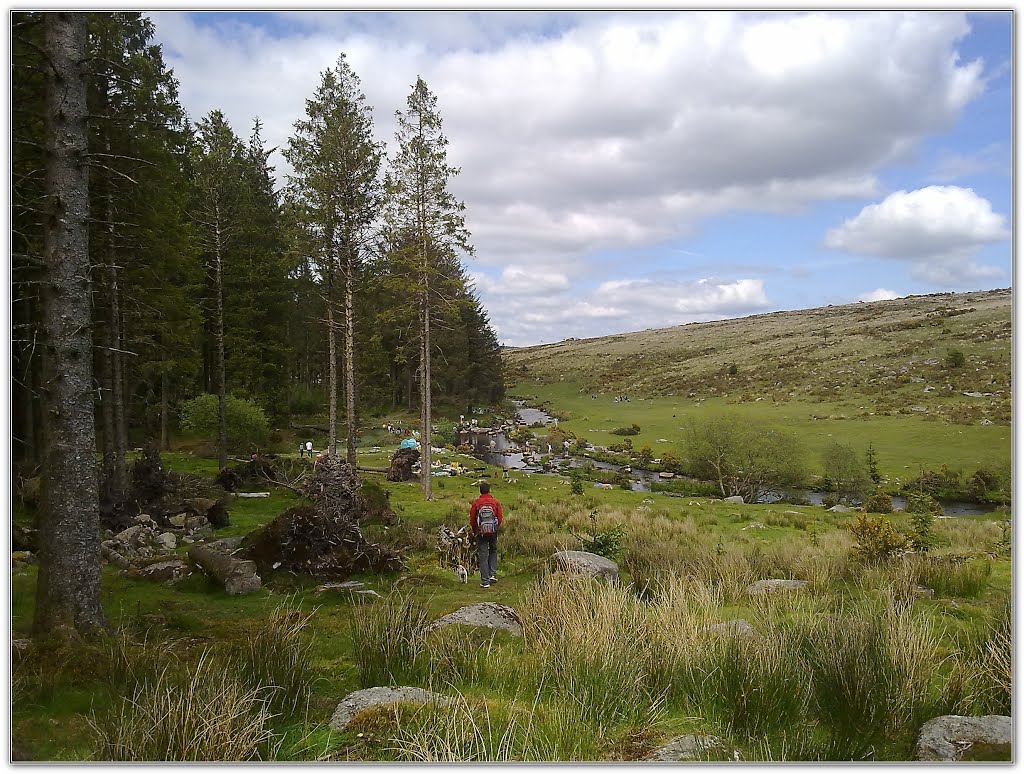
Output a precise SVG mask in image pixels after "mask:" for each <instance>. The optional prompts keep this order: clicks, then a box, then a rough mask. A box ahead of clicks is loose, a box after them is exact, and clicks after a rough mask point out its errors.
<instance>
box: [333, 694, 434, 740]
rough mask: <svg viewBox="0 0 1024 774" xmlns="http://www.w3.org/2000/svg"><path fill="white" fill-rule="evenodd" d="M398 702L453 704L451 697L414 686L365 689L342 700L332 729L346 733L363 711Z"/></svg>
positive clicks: (334, 717)
mask: <svg viewBox="0 0 1024 774" xmlns="http://www.w3.org/2000/svg"><path fill="white" fill-rule="evenodd" d="M398 701H408V702H414V703H417V704H441V705H449V704H451V703H452V699H451V697H449V696H444V695H442V694H440V693H434V692H433V691H427V690H424V689H423V688H414V687H412V686H402V687H384V686H374V687H373V688H363V689H362V690H361V691H354V692H353V693H350V694H349V695H348V696H346V697H345V698H344V699H342V700H341V704H339V705H338V707H337V709H335V710H334V715H333V716H332V717H331V722H330V727H331V728H332V729H334V730H335V731H344V730H345V728H347V727H348V724H349V723H351V722H352V718H354V717H355V716H356V715H358V714H359V713H360V712H362V711H363V710H365V709H369V708H370V707H378V706H380V705H382V704H393V703H395V702H398Z"/></svg>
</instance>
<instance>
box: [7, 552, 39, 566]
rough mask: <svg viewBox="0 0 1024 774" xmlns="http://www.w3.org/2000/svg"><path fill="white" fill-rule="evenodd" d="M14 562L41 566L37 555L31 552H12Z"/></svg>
mask: <svg viewBox="0 0 1024 774" xmlns="http://www.w3.org/2000/svg"><path fill="white" fill-rule="evenodd" d="M11 561H12V562H22V563H23V564H39V560H38V559H36V556H35V554H33V553H32V552H31V551H11Z"/></svg>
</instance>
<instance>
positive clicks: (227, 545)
mask: <svg viewBox="0 0 1024 774" xmlns="http://www.w3.org/2000/svg"><path fill="white" fill-rule="evenodd" d="M244 539H245V538H243V537H226V538H221V539H220V540H214V541H212V542H210V543H205V544H204V545H205V546H206V547H207V548H212V549H213V550H214V551H223V552H224V553H227V554H230V553H231V552H232V551H234V550H235V549H236V548H238V547H239V546H240V545H242V541H243V540H244Z"/></svg>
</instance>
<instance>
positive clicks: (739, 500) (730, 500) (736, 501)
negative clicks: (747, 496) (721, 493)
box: [722, 495, 743, 505]
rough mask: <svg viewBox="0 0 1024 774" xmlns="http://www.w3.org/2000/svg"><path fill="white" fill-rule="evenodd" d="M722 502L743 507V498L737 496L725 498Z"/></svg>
mask: <svg viewBox="0 0 1024 774" xmlns="http://www.w3.org/2000/svg"><path fill="white" fill-rule="evenodd" d="M722 502H724V503H733V504H734V505H743V498H742V497H740V496H739V495H733V496H732V497H726V498H725V499H724V500H723V501H722Z"/></svg>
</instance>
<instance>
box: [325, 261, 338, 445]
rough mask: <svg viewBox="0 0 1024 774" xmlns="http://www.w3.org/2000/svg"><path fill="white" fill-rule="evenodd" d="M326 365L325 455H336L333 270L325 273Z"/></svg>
mask: <svg viewBox="0 0 1024 774" xmlns="http://www.w3.org/2000/svg"><path fill="white" fill-rule="evenodd" d="M327 357H328V359H329V362H328V364H327V368H328V373H329V374H330V379H329V381H330V391H331V395H330V407H329V408H328V426H329V428H330V431H329V433H328V436H329V437H328V440H327V450H328V451H327V453H328V454H329V455H330V456H332V457H333V456H334V455H336V454H337V453H338V345H337V341H336V340H335V336H334V270H333V268H332V269H331V270H330V271H328V272H327Z"/></svg>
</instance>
